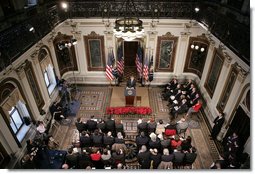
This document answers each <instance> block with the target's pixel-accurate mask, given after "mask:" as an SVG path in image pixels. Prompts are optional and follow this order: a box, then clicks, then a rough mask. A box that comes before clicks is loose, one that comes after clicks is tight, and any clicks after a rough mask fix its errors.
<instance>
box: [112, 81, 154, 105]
mask: <svg viewBox="0 0 255 174" xmlns="http://www.w3.org/2000/svg"><path fill="white" fill-rule="evenodd" d="M112 89H113V90H112V96H111V102H110V106H111V107H118V106H125V105H126V103H125V96H124V91H125V87H124V86H123V87H122V86H121V87H118V86H114V87H112ZM136 96H140V97H141V103H140V102H139V103H138V102H137V101H136V99H135V101H134V106H148V107H149V106H150V103H149V94H148V88H147V87H137V88H136Z"/></svg>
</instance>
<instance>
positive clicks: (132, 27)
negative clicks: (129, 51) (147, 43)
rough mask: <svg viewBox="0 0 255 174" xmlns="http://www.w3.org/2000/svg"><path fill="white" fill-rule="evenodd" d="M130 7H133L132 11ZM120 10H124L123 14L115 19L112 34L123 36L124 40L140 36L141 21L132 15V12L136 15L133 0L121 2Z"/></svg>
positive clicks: (141, 33)
mask: <svg viewBox="0 0 255 174" xmlns="http://www.w3.org/2000/svg"><path fill="white" fill-rule="evenodd" d="M123 8H125V9H123ZM130 8H133V11H132V9H130ZM120 11H123V12H124V16H123V17H121V18H118V19H116V21H115V27H114V35H115V36H116V37H117V38H123V39H124V40H125V41H132V40H134V39H135V38H142V37H143V36H144V29H143V21H141V20H140V19H139V18H138V17H134V16H133V15H132V13H133V14H134V13H135V14H136V15H137V11H136V8H135V4H134V2H133V0H127V1H126V2H125V3H123V6H122V8H121V9H120Z"/></svg>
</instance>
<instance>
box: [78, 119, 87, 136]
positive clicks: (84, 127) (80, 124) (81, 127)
mask: <svg viewBox="0 0 255 174" xmlns="http://www.w3.org/2000/svg"><path fill="white" fill-rule="evenodd" d="M75 126H76V129H77V130H78V131H79V133H82V131H86V130H87V125H86V124H85V123H83V122H82V120H81V118H80V117H79V118H77V120H76V122H75Z"/></svg>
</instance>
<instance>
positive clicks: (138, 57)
mask: <svg viewBox="0 0 255 174" xmlns="http://www.w3.org/2000/svg"><path fill="white" fill-rule="evenodd" d="M142 58H143V53H142V48H141V47H140V45H138V49H137V53H136V59H135V63H136V68H137V72H138V73H139V77H141V76H142V71H143V68H142V66H143V63H142Z"/></svg>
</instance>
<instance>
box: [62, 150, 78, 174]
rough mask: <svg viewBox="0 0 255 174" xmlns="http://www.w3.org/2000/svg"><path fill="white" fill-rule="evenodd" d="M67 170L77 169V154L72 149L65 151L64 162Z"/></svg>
mask: <svg viewBox="0 0 255 174" xmlns="http://www.w3.org/2000/svg"><path fill="white" fill-rule="evenodd" d="M65 163H66V164H67V165H68V167H69V169H76V168H77V167H78V153H76V152H74V150H73V148H69V149H68V150H67V155H66V162H65Z"/></svg>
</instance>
